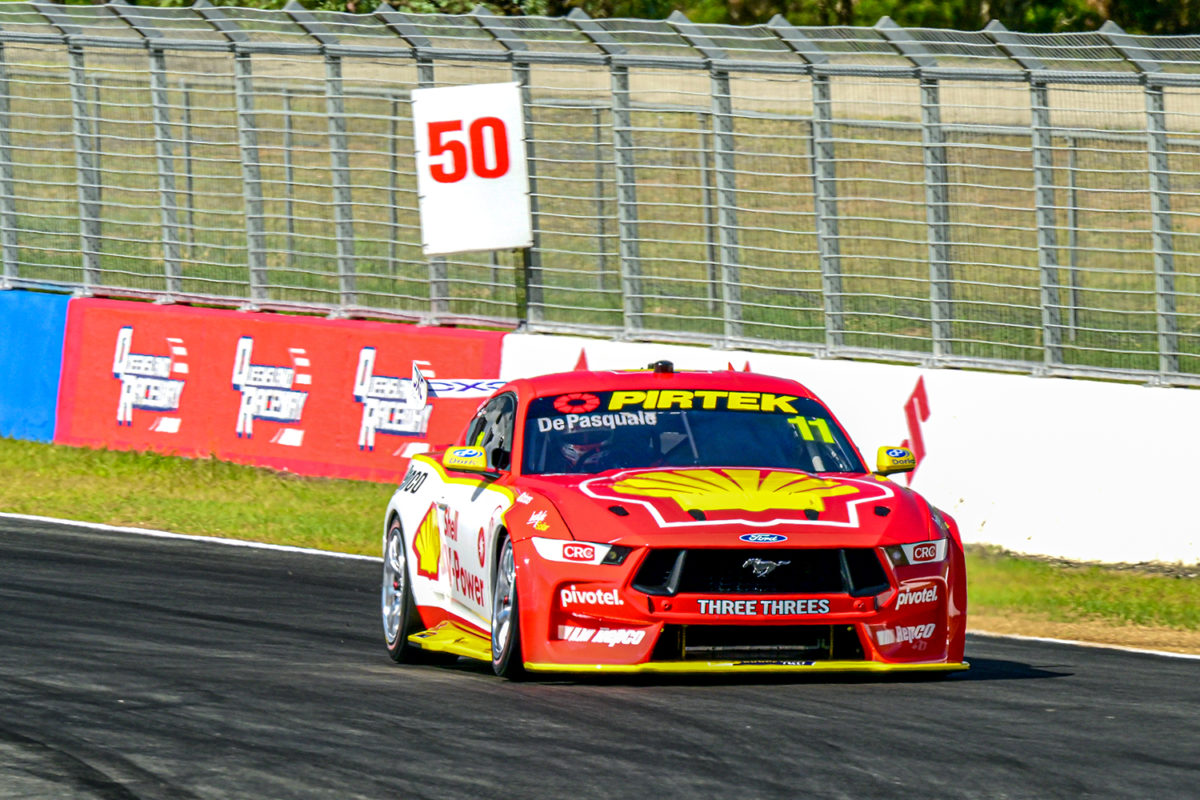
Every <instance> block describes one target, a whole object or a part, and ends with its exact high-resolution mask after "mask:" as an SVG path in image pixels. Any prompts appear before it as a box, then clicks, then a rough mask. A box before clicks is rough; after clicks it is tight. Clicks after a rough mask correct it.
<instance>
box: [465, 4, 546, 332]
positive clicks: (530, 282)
mask: <svg viewBox="0 0 1200 800" xmlns="http://www.w3.org/2000/svg"><path fill="white" fill-rule="evenodd" d="M471 16H473V17H475V19H477V20H478V21H479V24H480V26H481V27H482V28H483V29H484V30H486V31H487V32H488V33H490V34H491V35H492V36H493V37H495V39H496V41H497V42H499V43H500V44H501V45H502V46H503V47H504V49H505V50H507V51H508V55H509V58H510V59H511V60H512V71H513V79H514V80H515V81H516V82H517V83H518V84H519V85H520V87H521V118H522V122H523V123H524V127H525V163H526V164H527V165H528V178H529V216H530V221H531V224H532V228H533V245H532V246H530V247H523V248H521V272H522V278H521V281H520V283H521V285H522V286H523V288H524V292H523V293H522V294H523V295H524V298H523V301H524V304H525V305H524V308H521V307H518V308H517V315H518V316H519V317H520V318H522V319H524V320H525V322H526V323H527V324H528V325H529V326H531V327H532V326H536V325H537V324H538V323H540V322H542V321H543V320H544V319H545V317H546V307H545V300H544V293H543V288H544V283H543V277H542V243H541V221H540V217H539V214H538V212H539V206H538V191H537V179H538V174H537V159H536V157H535V147H534V138H533V97H532V93H531V91H530V89H531V87H530V74H529V62H528V61H526V60H524V59H523V58H522V55H523V54H525V53H527V52H528V50H529V46H528V45H527V44H525V42H523V41H521V40H520V39H519V38H518V37H517V36H515V35H514V34H513V29H512V28H511V27H509V24H508V23H505V22H502V21H501V19H502V18H501V17H498V16H496V14H494V13H493V12H492V11H490V10H489V9H488V8H487V7H486V6H482V5H479V6H475V9H474V10H473V11H472V12H471Z"/></svg>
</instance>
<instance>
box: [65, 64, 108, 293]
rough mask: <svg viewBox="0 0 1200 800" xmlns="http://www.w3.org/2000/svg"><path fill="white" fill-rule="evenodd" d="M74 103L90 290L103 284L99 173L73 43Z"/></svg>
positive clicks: (86, 289)
mask: <svg viewBox="0 0 1200 800" xmlns="http://www.w3.org/2000/svg"><path fill="white" fill-rule="evenodd" d="M68 53H69V56H70V60H71V107H72V109H73V113H72V115H71V117H72V123H73V126H74V129H75V167H76V171H77V174H78V187H79V232H80V244H81V247H82V254H83V288H84V292H87V293H90V292H91V289H92V287H94V286H99V285H100V280H101V278H100V175H99V170H97V169H96V153H95V151H94V150H93V147H94V144H93V143H94V139H93V137H92V124H91V122H92V121H91V114H90V109H89V103H88V96H87V95H88V92H87V69H86V66H85V63H84V56H83V48H82V47H79V46H78V45H70V46H69V47H68Z"/></svg>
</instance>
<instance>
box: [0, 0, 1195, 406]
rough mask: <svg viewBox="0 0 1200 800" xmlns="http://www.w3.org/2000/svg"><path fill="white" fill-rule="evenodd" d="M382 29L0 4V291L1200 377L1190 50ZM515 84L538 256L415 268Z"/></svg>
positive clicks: (954, 38) (840, 31) (1187, 41)
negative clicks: (426, 175) (451, 189)
mask: <svg viewBox="0 0 1200 800" xmlns="http://www.w3.org/2000/svg"><path fill="white" fill-rule="evenodd" d="M387 8H388V7H386V6H384V7H383V9H384V10H381V11H379V12H377V13H375V14H371V15H351V14H340V13H327V12H308V11H305V10H304V9H303V8H301V7H300V6H299V5H298V4H295V3H293V4H292V5H291V6H289V7H288V8H285V9H283V10H280V11H262V10H250V9H239V8H224V7H222V8H217V7H214V6H212V5H210V4H209V3H208V2H206V0H198V1H197V2H196V3H195V4H194V5H193V6H191V7H189V8H175V9H162V8H152V7H139V6H130V5H126V4H125V3H123V2H110V3H109V4H107V5H104V6H63V5H55V4H43V3H11V2H6V3H2V4H0V256H2V259H3V265H4V271H3V277H2V278H0V280H2V281H3V284H2V285H3V287H5V288H17V287H23V288H37V289H49V290H58V291H61V290H70V291H76V292H80V293H85V294H103V295H115V296H130V297H145V298H153V299H155V300H159V301H163V302H203V303H213V304H222V305H235V306H243V307H253V308H265V309H278V310H289V311H316V312H321V313H328V314H333V315H345V316H366V317H378V318H395V319H407V320H417V321H422V322H427V323H467V324H485V325H489V324H494V325H500V326H509V327H510V326H513V325H516V324H520V323H524V324H525V326H526V327H527V328H528V329H529V330H534V331H557V332H578V333H589V334H600V335H611V336H615V337H621V338H630V339H658V340H667V341H675V340H677V341H685V342H697V343H709V344H721V345H726V346H740V347H748V348H755V349H770V350H778V351H799V352H809V353H814V354H818V355H825V356H836V357H865V358H874V359H886V360H896V361H902V362H916V363H926V364H932V365H944V366H978V367H986V368H992V369H1013V370H1022V371H1033V372H1035V373H1039V374H1062V375H1087V376H1100V377H1103V376H1110V377H1120V378H1134V379H1141V380H1148V381H1151V382H1156V383H1166V384H1180V385H1200V37H1168V38H1163V37H1159V38H1155V37H1143V36H1131V35H1127V34H1125V33H1123V32H1122V31H1121V30H1120V29H1119V28H1117V27H1115V26H1113V25H1111V24H1109V25H1107V26H1106V27H1105V28H1104V29H1102V30H1101V31H1099V32H1095V33H1075V34H1041V35H1032V34H1018V33H1013V32H1010V31H1007V30H1005V29H1004V28H1003V26H1000V25H998V24H996V23H993V24H992V25H991V26H989V27H988V28H987V29H985V30H983V31H978V32H961V31H943V30H917V29H904V28H899V27H896V26H895V25H894V24H892V23H891V22H890V20H887V19H884V20H882V21H881V22H880V23H879V24H878V25H876V26H875V27H873V28H797V27H793V26H791V25H789V24H788V23H787V22H786V21H785V20H783V19H782V18H781V17H777V18H776V19H775V20H773V21H772V22H770V23H769V24H766V25H759V26H749V27H735V26H723V25H700V24H693V23H691V22H689V21H688V20H687V19H686V18H685V17H683V16H682V15H679V14H676V15H675V16H673V17H672V18H670V19H668V20H663V21H647V20H593V19H590V18H588V17H587V16H586V15H584V14H582V13H580V12H577V11H576V12H573V13H572V14H571V15H569V16H567V17H564V18H534V17H498V16H494V15H492V14H490V13H488V12H487V11H486V10H484V9H482V8H480V9H478V10H477V11H476V12H475V13H473V14H470V15H463V16H446V15H412V14H402V13H399V12H395V11H391V10H387ZM512 80H516V81H518V82H519V83H520V84H521V86H522V87H523V96H524V100H525V114H526V130H527V136H528V138H529V141H528V145H527V150H528V157H529V161H530V174H531V187H532V191H533V197H532V209H533V214H534V229H535V246H534V247H533V248H532V249H531V250H527V251H518V252H495V253H485V254H471V255H463V256H454V257H445V258H432V259H428V258H425V257H424V256H423V255H422V251H421V241H420V228H419V220H418V216H417V191H416V177H415V171H414V158H413V142H412V123H411V119H410V115H409V111H410V104H409V93H410V91H411V90H412V89H413V88H417V87H426V86H449V85H462V84H471V83H490V82H504V81H512ZM464 224H470V221H469V220H464Z"/></svg>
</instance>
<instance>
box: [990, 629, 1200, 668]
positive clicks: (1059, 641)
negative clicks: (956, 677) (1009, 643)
mask: <svg viewBox="0 0 1200 800" xmlns="http://www.w3.org/2000/svg"><path fill="white" fill-rule="evenodd" d="M967 634H968V635H970V636H988V637H991V638H993V639H1017V640H1019V641H1022V642H1049V643H1050V644H1070V645H1075V646H1076V647H1098V648H1100V649H1102V650H1123V651H1125V652H1126V653H1145V654H1147V655H1152V656H1167V657H1168V658H1187V659H1191V660H1193V661H1200V655H1197V654H1194V653H1172V652H1171V651H1169V650H1146V649H1144V648H1141V647H1126V646H1125V645H1121V644H1101V643H1100V642H1081V641H1079V640H1077V639H1051V638H1049V637H1047V636H1022V635H1020V634H1019V633H992V632H991V631H973V630H970V629H968V630H967ZM968 660H969V659H968Z"/></svg>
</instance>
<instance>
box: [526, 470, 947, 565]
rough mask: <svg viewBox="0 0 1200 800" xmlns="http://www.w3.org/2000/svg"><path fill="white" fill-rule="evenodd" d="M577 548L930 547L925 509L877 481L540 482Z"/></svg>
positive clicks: (671, 475)
mask: <svg viewBox="0 0 1200 800" xmlns="http://www.w3.org/2000/svg"><path fill="white" fill-rule="evenodd" d="M522 484H523V485H524V486H527V487H528V488H530V489H533V490H535V491H537V492H538V493H539V494H542V495H543V496H545V498H546V499H547V500H549V501H550V502H551V503H552V504H553V505H554V507H555V508H556V509H557V511H558V513H559V515H560V516H561V517H562V520H563V522H564V523H565V524H566V526H567V528H568V529H569V530H570V532H571V535H572V536H574V538H576V539H581V540H587V541H594V542H617V541H621V542H623V543H628V544H643V543H646V544H648V543H651V542H653V543H654V544H657V545H658V546H662V547H671V546H696V545H702V546H712V547H720V546H743V547H744V546H747V544H751V545H757V544H764V545H766V544H783V543H784V542H786V545H784V546H803V547H833V546H859V547H874V546H879V545H887V544H897V543H901V542H912V541H919V540H922V539H926V538H929V535H930V532H931V526H930V523H929V510H928V506H927V504H926V503H925V502H924V500H922V499H921V498H920V497H919V496H918V495H916V494H914V493H913V492H911V491H909V490H908V489H905V488H903V487H900V486H898V485H897V484H895V483H892V482H891V481H889V480H887V479H885V478H878V477H876V476H873V475H865V476H856V477H849V476H842V475H838V476H830V475H814V474H811V473H807V472H801V471H799V470H787V469H769V468H753V467H736V468H735V467H726V468H699V467H687V468H672V469H662V468H659V469H636V470H620V471H613V472H606V473H603V474H600V475H590V476H566V475H563V476H536V477H530V478H526V479H524V480H523V481H522Z"/></svg>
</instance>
